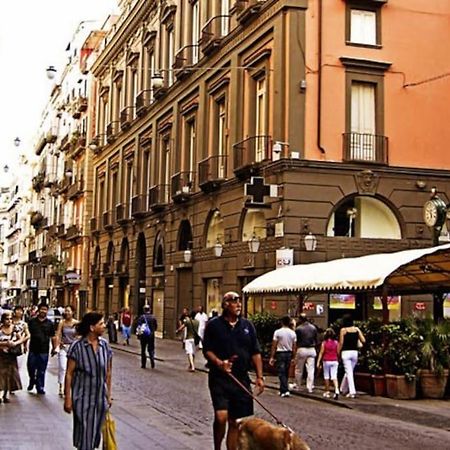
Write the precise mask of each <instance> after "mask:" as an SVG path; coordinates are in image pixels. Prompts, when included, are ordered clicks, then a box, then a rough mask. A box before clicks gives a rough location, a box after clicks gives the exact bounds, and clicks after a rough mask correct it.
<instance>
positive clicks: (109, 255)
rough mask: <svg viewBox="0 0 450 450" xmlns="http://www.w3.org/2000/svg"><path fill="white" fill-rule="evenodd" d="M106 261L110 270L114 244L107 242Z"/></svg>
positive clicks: (112, 263)
mask: <svg viewBox="0 0 450 450" xmlns="http://www.w3.org/2000/svg"><path fill="white" fill-rule="evenodd" d="M106 262H107V263H108V264H109V269H110V270H112V269H113V266H114V244H113V243H112V242H110V243H109V244H108V251H107V253H106Z"/></svg>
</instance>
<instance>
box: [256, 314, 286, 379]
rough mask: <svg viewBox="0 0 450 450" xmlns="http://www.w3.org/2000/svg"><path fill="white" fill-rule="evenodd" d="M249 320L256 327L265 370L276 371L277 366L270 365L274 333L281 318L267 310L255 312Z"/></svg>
mask: <svg viewBox="0 0 450 450" xmlns="http://www.w3.org/2000/svg"><path fill="white" fill-rule="evenodd" d="M249 320H250V321H251V322H252V323H253V325H254V326H255V329H256V335H257V337H258V341H259V344H260V346H261V357H262V360H263V370H264V372H268V373H273V374H275V373H276V369H275V367H272V366H270V365H269V358H270V349H271V346H272V340H273V333H274V332H275V330H276V329H277V328H279V326H280V320H279V318H278V317H277V316H275V315H274V314H271V313H269V312H267V311H264V312H260V313H255V314H253V315H251V316H249Z"/></svg>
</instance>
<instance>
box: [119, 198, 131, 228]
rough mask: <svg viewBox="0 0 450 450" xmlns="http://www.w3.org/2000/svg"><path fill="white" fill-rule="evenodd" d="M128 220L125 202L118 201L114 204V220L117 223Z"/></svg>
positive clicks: (124, 222)
mask: <svg viewBox="0 0 450 450" xmlns="http://www.w3.org/2000/svg"><path fill="white" fill-rule="evenodd" d="M129 220H130V215H129V212H128V205H127V204H125V203H119V204H118V205H116V222H117V223H118V224H119V225H123V224H126V223H127V222H128V221H129Z"/></svg>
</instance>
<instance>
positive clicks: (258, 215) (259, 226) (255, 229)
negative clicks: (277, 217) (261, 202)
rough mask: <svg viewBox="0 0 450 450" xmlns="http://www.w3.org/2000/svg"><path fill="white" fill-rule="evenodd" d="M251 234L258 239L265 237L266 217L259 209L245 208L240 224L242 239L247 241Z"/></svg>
mask: <svg viewBox="0 0 450 450" xmlns="http://www.w3.org/2000/svg"><path fill="white" fill-rule="evenodd" d="M253 236H256V237H258V239H265V238H266V237H267V230H266V218H265V216H264V212H263V211H261V210H259V209H247V211H246V212H245V217H244V222H243V224H242V235H241V239H242V241H244V242H245V241H249V240H250V239H251V238H252V237H253Z"/></svg>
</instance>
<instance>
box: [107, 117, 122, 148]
mask: <svg viewBox="0 0 450 450" xmlns="http://www.w3.org/2000/svg"><path fill="white" fill-rule="evenodd" d="M119 123H120V121H119V120H114V121H112V122H110V123H109V124H108V126H107V127H106V141H107V142H108V144H111V143H113V142H114V141H115V140H116V136H117V134H118V133H119Z"/></svg>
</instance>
